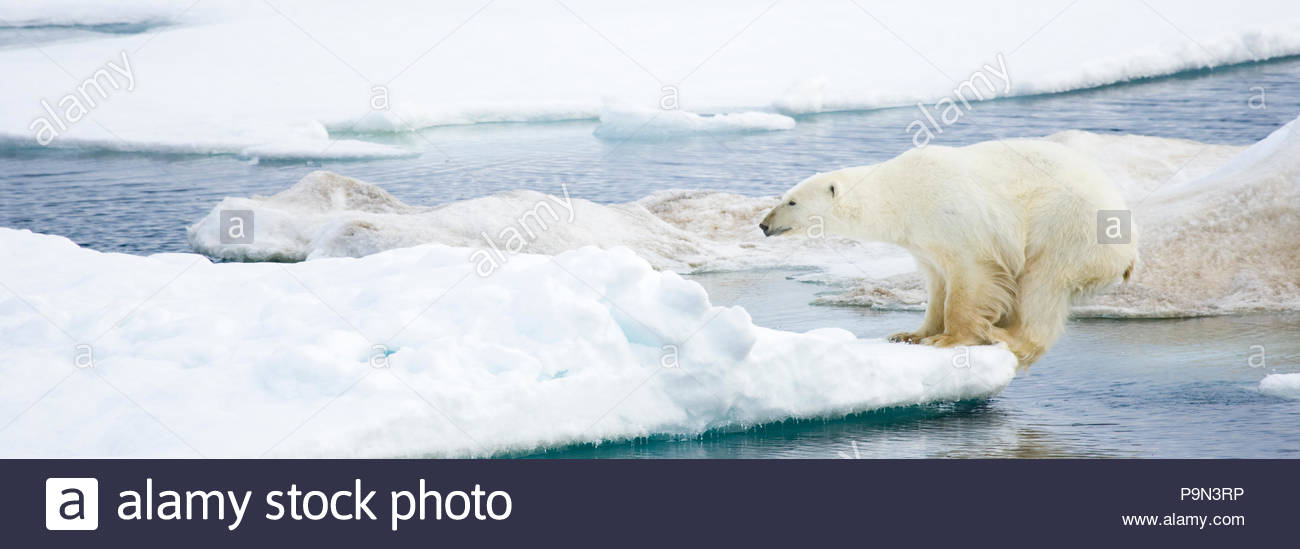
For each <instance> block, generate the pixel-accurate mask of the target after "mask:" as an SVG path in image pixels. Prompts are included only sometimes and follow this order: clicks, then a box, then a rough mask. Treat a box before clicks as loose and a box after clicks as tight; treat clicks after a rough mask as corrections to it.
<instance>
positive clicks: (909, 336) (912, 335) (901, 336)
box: [889, 332, 924, 344]
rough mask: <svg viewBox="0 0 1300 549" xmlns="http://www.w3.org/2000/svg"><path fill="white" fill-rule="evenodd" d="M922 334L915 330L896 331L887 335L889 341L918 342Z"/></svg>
mask: <svg viewBox="0 0 1300 549" xmlns="http://www.w3.org/2000/svg"><path fill="white" fill-rule="evenodd" d="M923 337H924V336H922V335H921V334H918V333H916V332H898V333H896V334H894V335H891V336H889V341H890V342H891V343H913V344H915V343H920V342H921V339H922V338H923Z"/></svg>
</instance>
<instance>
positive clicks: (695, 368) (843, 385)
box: [0, 229, 1015, 457]
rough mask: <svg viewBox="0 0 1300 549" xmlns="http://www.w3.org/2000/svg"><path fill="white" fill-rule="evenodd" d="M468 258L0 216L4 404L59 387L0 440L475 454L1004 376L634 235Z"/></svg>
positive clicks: (1006, 374)
mask: <svg viewBox="0 0 1300 549" xmlns="http://www.w3.org/2000/svg"><path fill="white" fill-rule="evenodd" d="M470 251H471V250H469V249H467V248H454V247H447V246H442V245H436V244H432V245H423V246H417V247H412V248H403V249H397V250H390V251H386V252H382V253H378V254H374V255H370V256H367V257H365V258H362V259H352V258H334V259H321V260H316V261H308V262H304V263H296V264H291V265H283V264H274V263H257V264H248V263H218V264H213V263H210V262H209V261H207V260H206V259H204V258H203V257H202V256H198V255H192V254H159V255H154V256H149V257H140V256H131V255H122V254H103V253H100V252H95V251H92V250H86V249H83V248H79V247H77V246H76V245H75V244H72V243H71V242H69V241H68V240H66V239H64V238H62V237H57V236H46V235H38V234H33V233H30V232H27V231H17V230H12V229H0V256H4V257H22V258H24V260H23V261H6V262H4V264H3V266H0V279H2V280H4V281H5V284H6V287H7V289H8V291H10V292H13V294H12V295H13V296H21V299H19V298H9V299H5V300H3V301H0V307H2V308H3V310H0V348H3V349H6V357H5V360H6V361H5V364H6V366H5V368H4V375H5V379H6V382H5V383H4V384H3V385H0V403H3V404H2V407H0V414H3V415H5V416H6V417H8V416H17V415H19V413H20V412H21V411H22V407H23V406H24V405H26V403H27V402H28V398H29V397H30V395H31V394H34V393H38V392H40V391H42V390H45V389H48V388H50V387H51V386H58V387H57V388H58V390H54V391H51V392H50V393H49V394H48V395H47V396H46V399H45V400H46V401H45V402H43V403H42V406H50V407H53V408H51V409H58V410H62V411H63V413H60V414H57V415H55V416H53V417H51V416H43V417H42V420H41V421H22V420H21V418H20V420H19V421H16V422H15V423H14V424H13V425H10V426H9V428H8V430H9V432H7V433H6V437H7V438H8V440H9V441H12V444H6V445H5V446H4V449H3V453H4V455H5V456H6V457H15V456H42V457H53V456H105V455H108V456H193V455H205V456H261V455H270V456H420V455H432V456H484V455H492V454H496V453H501V452H510V451H515V452H517V451H525V450H529V449H534V448H538V447H547V446H556V445H565V444H571V443H578V442H597V441H601V440H618V439H623V438H629V437H639V436H647V435H654V434H674V435H681V434H687V435H689V434H693V433H700V432H703V431H706V430H711V429H735V428H743V427H746V426H751V425H755V424H762V423H767V422H772V421H778V420H782V419H786V418H791V417H794V418H812V417H836V416H842V415H844V414H849V413H853V412H858V411H863V410H872V409H878V408H885V407H891V406H901V405H912V404H918V403H926V402H945V401H960V400H967V399H978V398H987V397H990V396H992V395H995V394H997V393H998V392H999V391H1001V390H1002V389H1003V388H1005V387H1006V386H1007V384H1008V383H1010V381H1011V379H1012V377H1013V376H1014V375H1015V358H1014V357H1013V356H1012V355H1011V354H1010V353H1009V352H1007V351H1005V350H1004V349H1001V348H998V347H976V348H969V349H935V348H929V347H922V346H911V345H899V344H889V343H885V342H883V341H880V340H862V339H858V338H855V337H854V336H853V335H852V334H850V333H849V332H847V331H845V330H841V329H832V328H828V329H819V330H813V331H810V332H807V333H790V332H782V331H778V330H772V329H767V328H762V327H758V326H755V325H754V324H753V323H752V322H751V321H750V317H749V315H748V314H747V313H746V312H745V311H744V309H741V308H736V307H732V308H724V307H715V306H713V305H711V304H710V302H709V299H708V296H707V295H706V294H705V292H704V290H703V288H701V287H700V286H699V285H698V284H697V283H695V282H691V281H687V280H684V279H682V278H681V277H680V276H678V275H676V274H674V273H671V272H660V271H656V270H654V269H652V268H651V266H650V264H649V263H647V262H646V261H645V260H643V259H640V258H638V257H637V256H636V255H635V254H633V253H632V252H631V251H629V250H627V249H625V248H616V249H613V250H608V251H605V250H599V249H596V248H582V249H579V250H574V251H569V252H565V253H561V254H559V255H557V256H553V257H552V256H543V255H518V256H513V257H510V258H509V260H508V262H506V263H505V264H503V265H502V267H501V268H500V269H499V270H498V271H496V272H494V273H493V274H491V276H488V277H480V276H478V275H477V274H475V273H474V272H473V270H472V266H471V264H470V263H469V262H468V261H467V255H468V254H469V253H470ZM158 288H162V289H161V290H159V291H157V293H156V294H151V292H154V291H155V290H157V289H158ZM83 345H84V346H85V347H82V346H83ZM78 364H80V365H81V366H83V367H84V368H81V369H79V368H78ZM87 365H90V366H87ZM127 395H129V397H128V396H127Z"/></svg>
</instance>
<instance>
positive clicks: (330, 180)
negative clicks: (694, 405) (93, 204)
mask: <svg viewBox="0 0 1300 549" xmlns="http://www.w3.org/2000/svg"><path fill="white" fill-rule="evenodd" d="M1295 125H1296V123H1295V122H1291V123H1290V124H1287V125H1286V126H1284V127H1282V128H1280V129H1278V130H1276V131H1275V132H1273V133H1272V135H1270V136H1269V137H1268V138H1266V139H1263V140H1261V141H1260V142H1259V143H1256V144H1255V145H1253V146H1251V147H1248V148H1245V149H1242V148H1240V147H1232V146H1223V145H1209V144H1205V143H1197V142H1192V141H1187V140H1181V139H1162V138H1155V137H1142V136H1132V135H1104V134H1095V133H1088V132H1080V131H1069V132H1061V133H1058V134H1055V135H1052V136H1050V137H1048V139H1051V140H1054V141H1058V142H1060V143H1063V144H1065V145H1067V146H1069V147H1071V148H1073V149H1075V150H1077V151H1079V152H1081V153H1083V154H1085V155H1088V156H1090V157H1092V158H1094V159H1096V160H1097V162H1098V163H1099V164H1100V165H1101V166H1102V167H1103V168H1104V169H1105V170H1106V171H1107V172H1108V173H1109V175H1110V176H1111V178H1112V179H1113V180H1114V181H1115V182H1116V184H1117V185H1118V186H1119V187H1120V188H1121V190H1122V192H1123V193H1124V194H1125V195H1126V198H1127V201H1128V203H1129V206H1130V207H1131V208H1132V209H1133V211H1134V220H1135V223H1136V224H1137V226H1138V228H1139V234H1140V238H1139V243H1140V254H1141V260H1140V263H1139V267H1138V269H1137V272H1136V274H1135V276H1134V278H1133V279H1132V281H1131V282H1130V283H1129V284H1127V285H1123V286H1119V287H1116V288H1113V289H1110V290H1108V291H1105V292H1103V293H1102V294H1100V295H1097V296H1092V297H1090V298H1088V299H1086V300H1084V301H1083V302H1082V303H1080V304H1079V305H1078V306H1077V307H1076V310H1075V313H1076V316H1102V317H1183V316H1198V315H1208V314H1225V313H1242V312H1260V311H1295V310H1300V278H1298V277H1297V275H1296V273H1300V132H1294V131H1292V128H1293V126H1295ZM775 201H776V199H775V198H772V197H745V196H740V195H735V194H731V193H721V192H708V191H660V192H657V193H655V194H653V195H651V196H648V197H645V198H643V199H641V200H638V201H635V202H630V203H623V204H609V205H602V204H597V203H594V202H590V201H587V200H581V199H572V198H569V197H567V196H547V195H544V194H542V193H537V192H532V191H513V192H508V193H501V194H496V195H492V196H487V197H482V198H476V199H473V200H468V201H461V202H453V203H450V204H444V205H442V206H438V207H417V206H411V205H407V204H404V203H402V202H401V201H398V200H397V199H396V198H394V197H392V196H391V195H389V194H388V193H386V192H384V190H383V189H382V188H380V187H378V186H376V185H373V184H369V183H365V182H362V181H357V180H355V179H351V178H347V177H342V176H338V175H336V174H332V173H328V172H316V173H312V174H309V175H307V176H306V177H304V178H303V179H302V180H301V181H299V182H298V183H297V184H296V185H294V186H293V187H291V188H290V189H287V190H285V191H283V192H280V193H278V194H275V195H273V196H270V197H253V198H227V199H225V200H223V201H221V202H220V203H219V204H217V205H216V206H215V207H214V208H213V209H212V210H211V211H210V212H209V213H208V215H207V216H205V217H204V218H203V219H201V220H200V221H199V222H197V223H196V224H194V225H193V226H191V227H190V228H189V239H190V244H191V246H193V248H194V249H195V250H196V251H199V252H201V253H204V254H208V255H210V256H214V257H220V258H225V259H233V260H244V261H263V260H280V261H284V260H290V261H296V260H302V259H307V258H313V257H329V256H362V255H365V254H369V253H373V252H375V251H379V250H384V249H390V248H395V247H401V246H410V245H415V244H419V243H425V242H440V243H444V244H449V245H455V246H473V247H480V248H482V247H489V246H504V245H506V242H504V241H506V240H507V238H506V233H502V232H501V231H502V230H503V229H502V228H503V227H513V226H519V225H523V226H526V227H527V228H528V231H529V234H530V236H534V237H533V238H528V239H527V241H528V242H527V245H528V248H527V249H528V250H530V251H533V252H536V253H547V254H553V253H558V252H560V251H563V250H567V249H572V248H576V247H580V246H588V245H595V246H602V247H609V246H619V245H621V246H628V247H630V248H632V249H633V250H634V251H636V253H637V254H639V255H640V256H642V257H644V258H646V259H647V260H648V261H650V262H651V263H652V264H653V265H655V266H656V267H659V268H665V269H674V270H678V271H683V272H685V271H717V270H729V269H745V268H765V267H798V266H806V267H817V268H821V269H823V271H822V272H820V273H817V274H812V275H806V276H805V277H804V278H805V279H806V280H817V281H821V282H829V283H833V284H836V285H839V286H840V287H841V291H840V292H839V293H837V294H835V295H827V296H822V297H821V298H819V300H820V301H821V302H822V303H830V304H852V305H868V306H872V307H876V308H886V309H905V310H914V309H920V308H922V307H923V306H924V303H925V299H926V297H925V291H924V288H923V283H922V280H921V277H920V276H919V274H918V273H917V272H916V267H915V264H914V263H913V262H912V260H911V258H910V256H909V255H908V254H907V253H906V252H905V251H903V250H902V249H899V248H896V247H893V246H887V245H881V244H863V243H854V242H848V241H844V240H839V239H825V238H811V239H810V238H801V237H799V236H794V237H781V238H764V237H763V235H762V234H761V233H760V232H759V231H758V230H757V228H756V227H757V225H758V222H759V220H760V219H761V218H762V216H763V215H764V214H765V213H766V211H767V210H768V209H770V208H771V207H772V206H773V205H774V204H775ZM225 210H249V211H252V212H254V213H255V218H256V219H257V220H258V224H257V226H256V232H257V234H256V238H255V239H254V240H255V242H256V244H223V243H222V242H221V241H220V239H219V226H220V216H221V212H222V211H225ZM828 266H830V267H831V268H829V269H828V268H827V267H828Z"/></svg>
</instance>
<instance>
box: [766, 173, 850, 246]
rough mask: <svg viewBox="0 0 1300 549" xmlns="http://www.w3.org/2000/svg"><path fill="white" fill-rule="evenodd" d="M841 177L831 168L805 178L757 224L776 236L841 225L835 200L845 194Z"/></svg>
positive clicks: (770, 234) (787, 192)
mask: <svg viewBox="0 0 1300 549" xmlns="http://www.w3.org/2000/svg"><path fill="white" fill-rule="evenodd" d="M841 179H842V178H840V177H838V176H837V173H836V172H831V173H819V174H817V175H814V176H812V177H809V178H808V179H805V180H803V181H802V182H800V183H799V184H798V185H795V186H794V188H792V189H790V190H788V191H786V193H785V194H784V195H782V196H781V203H780V204H777V206H776V207H775V208H772V211H770V212H768V214H767V217H764V218H763V221H762V222H761V223H759V224H758V228H760V229H762V230H763V234H764V235H766V236H776V235H779V234H783V233H786V232H789V231H795V232H813V231H817V230H826V229H828V228H831V227H832V226H834V225H838V223H837V220H836V219H835V203H836V198H837V197H838V196H840V195H843V191H844V189H843V188H842V187H843V184H842V183H840V180H841ZM810 236H811V235H810Z"/></svg>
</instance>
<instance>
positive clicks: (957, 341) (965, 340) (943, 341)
mask: <svg viewBox="0 0 1300 549" xmlns="http://www.w3.org/2000/svg"><path fill="white" fill-rule="evenodd" d="M986 343H987V342H981V341H979V340H977V339H975V338H973V337H962V336H957V335H951V334H938V335H932V336H930V337H927V338H924V339H922V340H921V344H922V345H931V346H934V347H957V346H959V345H984V344H986Z"/></svg>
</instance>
